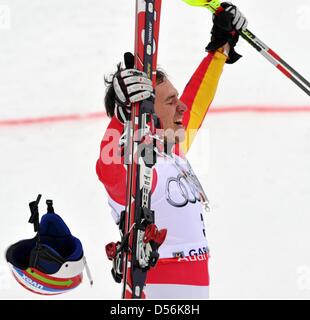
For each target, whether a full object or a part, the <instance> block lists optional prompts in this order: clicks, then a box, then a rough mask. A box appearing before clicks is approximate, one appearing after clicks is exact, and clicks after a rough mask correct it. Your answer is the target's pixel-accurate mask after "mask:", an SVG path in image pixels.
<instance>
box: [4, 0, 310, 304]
mask: <svg viewBox="0 0 310 320" xmlns="http://www.w3.org/2000/svg"><path fill="white" fill-rule="evenodd" d="M235 3H236V4H237V5H239V6H240V7H241V9H242V11H243V12H245V13H246V14H247V17H248V19H249V21H250V22H249V29H250V30H252V31H253V32H254V33H256V34H257V35H258V36H259V37H261V38H262V39H263V40H264V41H265V42H266V43H267V44H269V45H270V46H271V47H272V48H273V49H274V50H276V51H277V52H278V53H280V54H281V55H283V57H284V58H285V59H286V60H287V61H288V62H289V63H290V64H292V65H293V66H294V67H295V68H296V69H297V70H299V71H300V72H301V73H302V74H303V75H304V76H305V77H306V78H310V62H309V59H308V52H309V44H308V43H306V42H305V39H307V37H308V33H309V30H310V25H309V20H310V5H309V4H308V2H307V1H306V0H297V1H295V2H294V7H291V2H289V1H287V0H282V1H278V0H275V1H273V2H268V10H266V7H265V6H263V5H262V2H259V1H245V0H238V1H235ZM286 4H287V5H286ZM3 5H6V6H7V7H8V8H9V9H10V23H11V26H10V28H7V29H6V28H1V23H0V106H1V107H0V120H2V119H12V118H29V117H39V116H47V115H59V114H72V113H82V114H84V113H89V112H97V111H102V110H103V103H102V100H103V95H104V85H103V76H104V75H105V74H109V73H110V72H113V70H114V68H115V65H116V63H117V62H119V61H120V60H121V59H122V54H123V52H124V51H127V50H132V47H133V45H132V43H133V33H134V21H133V15H134V1H125V0H120V1H118V2H115V1H99V0H92V1H86V0H74V1H73V0H67V1H65V2H64V1H59V0H53V1H51V0H45V1H39V0H30V1H27V2H25V1H22V0H10V1H9V2H3V1H2V2H0V12H1V8H3ZM7 7H6V8H7ZM162 12H163V15H162V27H161V35H160V50H159V52H160V53H159V64H160V65H161V66H162V67H163V68H164V69H166V70H167V72H168V74H169V75H170V77H171V79H172V80H173V82H174V83H175V85H176V87H177V88H178V89H179V90H180V91H181V90H182V88H183V87H184V85H185V84H186V82H187V80H188V79H189V77H190V75H191V73H192V72H193V70H194V69H195V68H196V66H197V64H198V63H199V62H200V59H201V58H202V57H203V55H204V47H205V45H206V44H207V42H208V38H209V30H210V27H211V17H210V14H209V12H208V11H206V10H203V9H199V8H191V7H188V6H187V5H186V4H184V3H183V2H181V1H180V0H163V9H162ZM0 16H1V15H0ZM1 17H2V16H1ZM239 52H240V53H242V54H243V55H244V58H243V59H242V60H241V61H240V62H239V63H238V64H235V65H233V66H228V65H227V66H225V70H224V74H223V77H222V79H221V83H220V86H219V89H218V93H217V96H216V98H215V101H214V106H213V107H216V106H223V105H224V106H231V105H244V106H248V105H267V106H283V105H284V106H297V105H309V98H308V97H307V96H306V95H305V94H304V93H303V92H302V91H301V90H299V89H298V88H297V87H295V86H294V85H293V84H292V83H291V82H290V81H288V80H287V79H285V77H283V75H281V74H280V73H279V72H277V71H276V70H274V69H273V67H272V66H271V65H270V64H269V63H268V62H266V61H265V60H264V59H263V58H262V57H261V56H260V55H259V54H258V53H257V52H256V51H255V50H253V49H252V48H251V47H248V45H247V44H246V43H244V42H242V40H241V41H240V44H239ZM309 120H310V114H309V113H287V114H280V113H279V114H268V113H267V114H256V113H246V114H240V113H236V114H221V115H218V114H210V116H209V117H208V118H207V120H206V122H205V124H204V127H203V130H202V131H201V133H199V135H198V138H197V140H196V141H195V143H194V146H193V149H192V150H191V151H190V155H189V156H190V159H191V160H192V165H193V167H194V169H196V170H195V171H197V173H198V175H199V177H200V179H201V181H202V183H203V185H204V186H205V187H206V190H207V192H208V194H209V198H210V200H211V205H212V212H211V213H210V214H209V215H208V222H207V229H208V238H209V242H210V245H211V255H212V258H211V260H210V269H211V281H212V287H211V297H212V298H215V299H218V298H225V299H226V298H227V299H229V298H237V299H238V298H240V299H244V298H307V299H308V298H310V257H309V251H310V237H309V234H308V229H309V228H308V226H309V224H310V216H309V211H310V210H309V209H310V205H309V201H308V195H309V193H310V182H309V181H310V144H309V140H310V125H309V123H310V121H309ZM106 125H107V121H106V120H103V119H97V120H89V121H84V122H64V123H55V124H39V125H33V126H18V127H12V126H11V127H10V126H6V127H5V126H0V146H1V154H0V164H1V166H0V177H1V179H0V212H1V216H2V221H1V223H0V252H2V253H3V252H4V250H5V248H6V247H7V246H8V245H10V244H11V243H13V242H15V241H17V240H21V239H22V238H26V237H32V235H33V233H32V227H31V226H30V225H28V224H27V220H28V214H29V212H28V211H29V209H28V202H29V201H31V200H34V199H35V197H36V196H37V194H38V193H39V192H40V193H42V194H43V198H44V199H46V198H52V199H54V202H55V209H56V211H57V212H59V213H60V214H61V215H62V217H63V218H64V220H65V221H66V222H67V223H68V225H69V226H70V228H71V229H72V232H73V233H74V234H75V235H76V236H78V237H79V238H80V239H81V240H82V243H83V245H84V249H85V254H86V257H87V259H88V262H89V265H90V268H91V270H92V273H93V277H94V281H95V283H94V287H93V288H90V287H89V285H88V283H87V281H85V282H84V283H83V284H82V285H81V287H80V288H78V289H76V290H75V291H73V292H71V293H68V294H66V295H62V296H59V297H57V298H62V299H112V298H118V297H119V292H120V286H118V285H116V284H115V283H114V282H113V280H112V277H111V276H110V262H109V261H108V260H107V258H106V257H105V251H104V246H105V244H106V243H107V242H109V241H112V240H117V238H118V231H117V228H116V227H115V228H113V221H112V218H111V217H110V214H109V208H108V206H107V199H106V194H105V191H104V188H103V186H101V185H100V183H99V182H98V180H97V177H96V174H95V162H96V159H97V157H98V154H99V144H100V139H101V137H102V135H103V133H104V130H105V127H106ZM202 158H204V161H201V159H202ZM198 159H199V161H198ZM43 211H44V209H43V205H42V206H41V212H42V213H43ZM85 279H86V278H85ZM0 298H1V299H39V298H40V299H42V297H39V296H35V295H33V294H31V293H28V292H26V291H25V290H24V289H23V288H21V287H20V286H19V285H18V284H16V283H15V282H14V280H13V279H12V277H11V275H10V274H9V271H8V268H7V266H6V263H5V260H4V259H3V258H2V259H1V260H0ZM43 299H44V298H43ZM49 299H54V298H49Z"/></svg>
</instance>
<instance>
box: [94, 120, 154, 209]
mask: <svg viewBox="0 0 310 320" xmlns="http://www.w3.org/2000/svg"><path fill="white" fill-rule="evenodd" d="M123 129H124V127H123V124H121V123H120V122H119V121H118V120H117V119H116V117H113V118H112V120H111V122H110V124H109V126H108V128H107V129H106V132H105V134H104V137H103V139H102V141H101V145H100V155H99V158H98V160H97V162H96V173H97V176H98V179H99V180H100V181H101V182H102V183H103V185H104V186H105V189H106V191H107V193H108V195H109V198H110V199H109V204H110V206H112V208H114V207H115V208H116V207H118V209H119V206H125V205H126V179H127V168H126V165H125V164H124V157H123V156H122V155H121V152H120V149H119V146H118V145H119V140H120V137H121V136H122V134H123ZM156 185H157V172H156V169H154V172H153V181H152V192H154V190H155V188H156ZM111 200H112V201H111ZM115 208H114V209H115ZM115 210H116V209H115ZM116 211H119V210H116Z"/></svg>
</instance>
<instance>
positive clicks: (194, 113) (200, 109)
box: [180, 50, 227, 153]
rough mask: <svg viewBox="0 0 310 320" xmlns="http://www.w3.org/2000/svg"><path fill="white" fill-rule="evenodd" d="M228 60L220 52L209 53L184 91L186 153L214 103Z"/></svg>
mask: <svg viewBox="0 0 310 320" xmlns="http://www.w3.org/2000/svg"><path fill="white" fill-rule="evenodd" d="M226 59H227V56H226V55H224V54H223V53H221V52H220V51H219V50H218V51H216V52H213V53H209V54H208V55H207V56H206V57H205V58H204V59H203V60H202V62H201V63H200V65H199V66H198V68H197V69H196V71H195V72H194V74H193V75H192V77H191V79H190V80H189V82H188V84H187V85H186V87H185V89H184V91H183V94H182V96H181V98H180V100H181V101H182V102H183V103H185V104H186V106H187V112H186V113H185V115H184V118H183V123H184V126H185V128H186V134H185V140H184V142H183V143H182V144H181V149H182V151H183V152H184V153H187V151H188V150H189V148H190V146H191V144H192V142H193V140H194V138H195V136H196V134H197V131H198V129H199V128H200V127H201V124H202V122H203V120H204V118H205V116H206V114H207V111H208V109H209V106H210V104H211V103H212V100H213V98H214V96H215V92H216V89H217V86H218V83H219V79H220V76H221V74H222V71H223V66H224V64H225V62H226Z"/></svg>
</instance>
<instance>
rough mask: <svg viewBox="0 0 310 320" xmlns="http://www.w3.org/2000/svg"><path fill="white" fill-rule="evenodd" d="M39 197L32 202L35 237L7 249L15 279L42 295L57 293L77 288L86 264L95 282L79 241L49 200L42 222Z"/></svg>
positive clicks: (31, 220)
mask: <svg viewBox="0 0 310 320" xmlns="http://www.w3.org/2000/svg"><path fill="white" fill-rule="evenodd" d="M40 199H41V195H38V197H37V200H36V201H33V202H30V203H29V206H30V211H31V217H30V219H29V223H33V224H34V230H35V232H37V234H36V236H35V237H34V238H32V239H27V240H21V241H19V242H17V243H15V244H13V245H11V246H10V247H9V248H8V249H7V251H6V260H7V262H8V264H9V266H10V269H11V271H12V273H13V276H14V278H15V279H16V280H17V282H18V283H19V284H21V285H22V286H23V287H24V288H26V289H28V290H30V291H32V292H34V293H37V294H42V295H55V294H60V293H64V292H67V291H69V290H71V289H74V288H76V287H77V286H78V285H79V284H80V283H81V282H82V279H83V271H84V267H86V271H87V275H88V277H89V279H90V283H91V284H92V280H91V276H90V272H89V269H88V266H87V263H86V259H85V256H84V253H83V247H82V244H81V242H80V240H79V239H78V238H76V237H74V236H73V235H72V234H71V232H70V230H69V228H68V227H67V225H66V224H65V222H64V221H63V220H62V218H61V217H60V216H59V215H57V214H56V213H55V212H54V208H53V202H52V200H47V201H46V204H47V213H46V214H45V215H43V216H42V218H41V221H40V223H39V211H38V204H39V201H40Z"/></svg>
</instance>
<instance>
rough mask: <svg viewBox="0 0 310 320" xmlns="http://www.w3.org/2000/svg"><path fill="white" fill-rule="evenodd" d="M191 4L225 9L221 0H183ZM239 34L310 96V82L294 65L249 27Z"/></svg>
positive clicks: (213, 10)
mask: <svg viewBox="0 0 310 320" xmlns="http://www.w3.org/2000/svg"><path fill="white" fill-rule="evenodd" d="M183 1H184V2H186V3H187V4H189V5H191V6H198V7H204V8H207V9H208V10H210V11H211V12H212V13H213V14H216V13H217V12H221V11H222V10H224V9H223V8H222V7H221V3H220V1H219V0H183ZM239 34H240V35H241V36H242V38H243V39H245V40H246V41H247V42H248V43H249V44H250V45H251V46H252V47H254V48H255V49H256V50H257V51H258V52H259V53H260V54H261V55H262V56H263V57H265V58H266V59H267V60H268V61H269V62H270V63H272V64H273V65H274V66H275V67H276V68H277V69H278V70H280V71H281V72H282V73H283V74H284V75H285V76H286V77H288V78H289V79H290V80H291V81H293V82H294V83H295V84H296V85H297V86H298V87H299V88H300V89H302V90H303V91H304V92H305V93H306V94H307V95H308V96H310V83H309V81H307V80H306V79H305V78H304V77H303V76H302V75H301V74H299V73H298V72H297V71H296V70H295V69H294V68H293V67H291V66H290V65H289V64H288V63H287V62H286V61H285V60H283V59H282V58H281V57H280V56H279V55H278V54H277V53H276V52H275V51H273V50H272V49H271V48H270V47H269V46H267V45H266V44H265V43H264V42H263V41H261V40H260V39H259V38H258V37H257V36H255V35H254V34H253V33H252V32H251V31H249V30H248V29H246V30H242V31H241V30H239Z"/></svg>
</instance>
